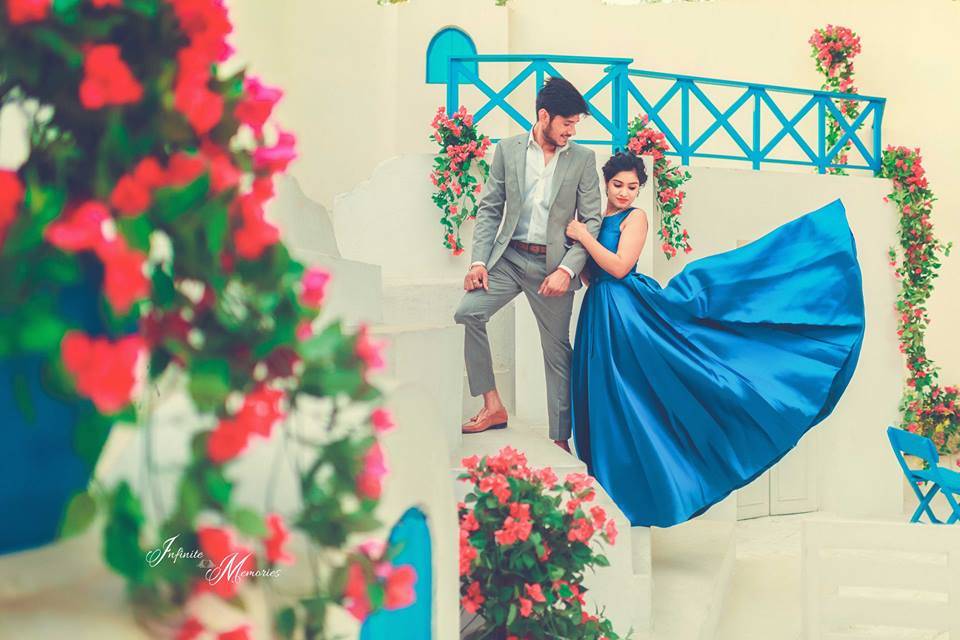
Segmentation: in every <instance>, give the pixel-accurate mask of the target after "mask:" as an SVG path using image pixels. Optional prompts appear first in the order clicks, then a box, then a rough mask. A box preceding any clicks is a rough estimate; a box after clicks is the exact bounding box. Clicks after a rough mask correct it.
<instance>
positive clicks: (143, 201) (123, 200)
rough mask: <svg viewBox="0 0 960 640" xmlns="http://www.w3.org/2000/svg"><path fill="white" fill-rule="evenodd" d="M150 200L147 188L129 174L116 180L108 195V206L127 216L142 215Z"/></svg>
mask: <svg viewBox="0 0 960 640" xmlns="http://www.w3.org/2000/svg"><path fill="white" fill-rule="evenodd" d="M152 200H153V198H152V196H151V194H150V189H149V187H147V186H146V185H144V184H143V183H141V182H140V181H138V180H137V179H136V178H135V177H134V176H133V175H131V174H128V175H125V176H122V177H121V178H120V179H119V180H117V184H116V186H115V187H114V188H113V191H112V192H111V193H110V206H112V207H113V208H114V209H116V210H117V211H119V212H120V213H122V214H124V215H127V216H135V215H139V214H141V213H143V212H144V211H146V210H147V207H149V206H150V203H151V202H152Z"/></svg>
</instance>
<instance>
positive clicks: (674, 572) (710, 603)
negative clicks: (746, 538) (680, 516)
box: [652, 517, 736, 640]
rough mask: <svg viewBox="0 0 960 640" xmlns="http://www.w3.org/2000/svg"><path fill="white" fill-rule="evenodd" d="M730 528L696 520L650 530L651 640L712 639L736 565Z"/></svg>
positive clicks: (721, 522)
mask: <svg viewBox="0 0 960 640" xmlns="http://www.w3.org/2000/svg"><path fill="white" fill-rule="evenodd" d="M735 527H736V525H735V523H733V522H729V521H726V520H711V519H707V518H703V517H701V518H696V519H694V520H690V521H689V522H685V523H683V524H679V525H677V526H674V527H670V528H668V529H658V528H653V529H652V547H653V553H652V559H653V584H654V589H653V637H654V638H657V639H658V640H659V639H661V638H662V639H664V640H667V639H669V640H712V639H713V638H716V637H717V630H718V627H719V622H720V613H721V611H722V609H723V604H724V600H725V598H726V594H727V591H728V590H729V588H730V583H731V578H732V576H733V568H734V563H735V561H736V542H735V537H734V534H735Z"/></svg>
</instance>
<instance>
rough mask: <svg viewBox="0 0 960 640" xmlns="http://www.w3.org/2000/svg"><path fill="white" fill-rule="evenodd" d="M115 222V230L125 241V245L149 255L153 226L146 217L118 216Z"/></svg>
mask: <svg viewBox="0 0 960 640" xmlns="http://www.w3.org/2000/svg"><path fill="white" fill-rule="evenodd" d="M115 221H116V224H117V229H119V231H120V234H121V235H122V236H123V237H124V238H125V239H126V240H127V244H129V245H130V246H131V247H133V248H134V249H138V250H140V251H143V252H144V253H149V251H150V233H151V232H152V231H153V225H152V224H151V223H150V219H149V218H148V217H147V216H145V215H140V216H120V217H118V218H116V219H115Z"/></svg>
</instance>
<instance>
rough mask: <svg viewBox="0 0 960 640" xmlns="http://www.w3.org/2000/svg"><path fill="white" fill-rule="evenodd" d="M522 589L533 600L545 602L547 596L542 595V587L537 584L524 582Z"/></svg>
mask: <svg viewBox="0 0 960 640" xmlns="http://www.w3.org/2000/svg"><path fill="white" fill-rule="evenodd" d="M523 591H524V593H526V594H527V595H528V596H529V597H530V599H531V600H533V601H534V602H546V601H547V597H546V596H545V595H543V589H542V588H541V586H540V585H539V584H524V585H523Z"/></svg>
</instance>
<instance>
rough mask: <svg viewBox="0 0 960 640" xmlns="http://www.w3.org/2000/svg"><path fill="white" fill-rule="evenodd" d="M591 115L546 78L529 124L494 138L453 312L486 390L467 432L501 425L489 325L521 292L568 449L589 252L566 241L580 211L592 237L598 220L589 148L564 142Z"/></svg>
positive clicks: (473, 387) (560, 438)
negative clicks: (575, 312) (577, 316)
mask: <svg viewBox="0 0 960 640" xmlns="http://www.w3.org/2000/svg"><path fill="white" fill-rule="evenodd" d="M587 113H588V108H587V104H586V102H585V101H584V99H583V96H582V95H580V92H579V91H577V90H576V88H574V86H573V85H572V84H570V83H569V82H568V81H566V80H564V79H563V78H550V79H549V80H548V81H547V82H546V83H545V84H544V85H543V88H542V89H541V90H540V92H539V93H538V94H537V122H536V124H535V125H534V127H533V129H532V130H531V131H529V132H527V133H524V134H522V135H519V136H514V137H511V138H505V139H504V140H501V141H500V144H499V145H497V149H496V152H495V154H494V156H493V164H492V165H491V167H490V177H489V179H488V180H487V184H486V186H485V188H484V193H483V196H482V197H481V200H480V207H479V210H478V212H477V222H476V227H475V228H474V232H473V254H472V256H473V257H472V260H473V262H472V264H471V265H470V271H469V272H468V273H467V275H466V277H465V278H464V282H463V288H464V289H465V290H466V292H467V293H466V294H465V295H464V296H463V299H462V300H461V302H460V306H459V308H458V309H457V312H456V314H455V315H454V318H455V320H456V322H457V323H459V324H462V325H464V328H465V330H466V340H465V343H464V356H465V358H466V362H467V378H468V380H469V384H470V393H471V395H473V396H480V395H482V396H483V408H482V409H481V410H480V412H479V413H478V414H477V415H475V416H474V417H473V418H471V419H470V420H468V421H467V422H466V423H465V424H464V425H463V426H462V430H463V432H464V433H480V432H482V431H486V430H487V429H500V428H504V427H506V426H507V411H506V408H505V407H504V406H503V401H502V400H501V398H500V394H499V393H498V392H497V389H496V385H495V382H494V377H493V359H492V356H491V354H490V343H489V340H488V339H487V330H486V324H487V321H488V320H489V319H490V316H492V315H493V314H494V313H495V312H496V311H497V310H498V309H500V308H501V307H503V306H504V305H505V304H507V303H508V302H510V301H511V300H512V299H513V298H515V297H516V296H517V294H519V293H520V292H521V291H522V292H523V293H524V294H525V295H526V297H527V300H528V301H529V302H530V307H531V308H532V309H533V314H534V316H536V318H537V324H538V325H539V327H540V343H541V346H542V348H543V361H544V365H545V368H546V378H547V413H548V416H547V418H548V424H549V427H550V429H549V432H550V438H551V439H553V440H554V442H556V444H557V445H558V446H560V447H561V448H563V449H565V450H566V451H570V447H569V445H568V444H567V440H568V439H569V438H570V388H569V385H570V353H571V348H570V314H571V312H572V309H573V294H574V291H575V290H576V289H577V288H579V286H580V279H579V277H578V275H579V273H580V271H581V270H582V269H583V267H584V265H585V263H586V260H587V253H586V251H585V250H584V248H583V247H582V246H581V245H580V244H573V245H569V244H567V238H566V236H565V230H566V227H567V224H568V223H569V222H570V220H572V219H573V217H574V215H575V214H577V213H578V214H579V219H580V220H581V221H582V222H584V223H585V224H586V225H587V228H588V229H589V231H590V233H591V234H593V236H596V235H597V233H598V232H599V230H600V222H601V220H602V211H601V208H600V183H599V179H598V178H597V165H596V157H595V154H594V152H593V151H591V150H589V149H587V148H585V147H581V146H579V145H577V144H575V143H573V142H571V141H570V138H571V136H573V135H574V134H575V133H576V125H577V123H578V122H579V121H580V118H581V116H583V115H586V114H587Z"/></svg>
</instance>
